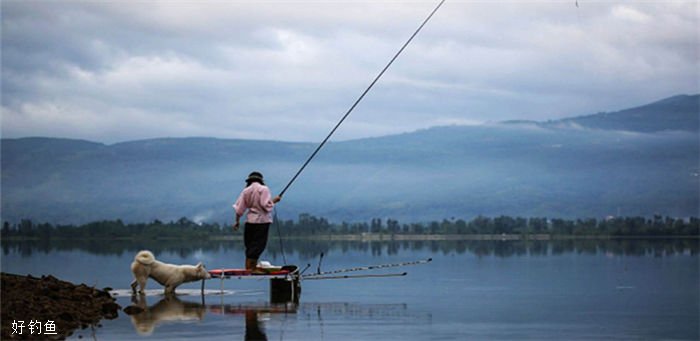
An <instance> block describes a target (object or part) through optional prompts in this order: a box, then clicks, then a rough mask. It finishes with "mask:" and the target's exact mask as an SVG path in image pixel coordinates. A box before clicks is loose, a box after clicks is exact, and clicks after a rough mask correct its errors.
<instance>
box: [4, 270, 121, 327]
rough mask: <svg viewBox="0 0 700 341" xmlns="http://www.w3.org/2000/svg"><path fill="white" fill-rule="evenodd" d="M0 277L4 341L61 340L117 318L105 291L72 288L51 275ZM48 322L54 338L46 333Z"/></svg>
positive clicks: (109, 297) (113, 305) (70, 284)
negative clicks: (20, 340)
mask: <svg viewBox="0 0 700 341" xmlns="http://www.w3.org/2000/svg"><path fill="white" fill-rule="evenodd" d="M1 277H2V295H1V296H0V300H1V302H2V307H1V308H2V309H1V310H2V319H1V320H0V321H2V339H3V340H13V339H27V340H36V339H39V340H41V339H64V338H66V337H67V336H69V335H71V334H73V332H74V331H75V330H76V329H78V328H88V327H90V326H99V325H98V322H99V321H100V320H101V319H102V318H107V319H114V318H116V317H117V313H118V311H119V309H121V307H120V306H119V305H118V304H117V303H116V302H115V299H114V298H112V296H111V295H110V294H109V292H108V291H107V290H97V289H95V288H92V287H89V286H87V285H85V284H80V285H75V284H73V283H69V282H66V281H61V280H59V279H57V278H55V277H53V276H42V277H41V278H36V277H32V276H19V275H13V274H7V273H2V274H1ZM20 321H22V322H20ZM32 321H34V322H32ZM49 321H52V323H53V325H54V326H55V328H53V329H54V331H55V332H56V335H50V334H48V333H50V332H51V329H52V328H51V327H50V324H51V323H49ZM20 326H22V327H20ZM30 326H33V327H34V328H31V329H30ZM13 327H14V329H13ZM13 332H14V333H13ZM20 332H21V333H20ZM32 332H33V333H32Z"/></svg>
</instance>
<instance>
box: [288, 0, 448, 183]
mask: <svg viewBox="0 0 700 341" xmlns="http://www.w3.org/2000/svg"><path fill="white" fill-rule="evenodd" d="M444 2H445V0H442V1H440V3H439V4H438V5H437V7H435V9H433V11H432V12H430V15H428V17H427V18H425V20H424V21H423V23H422V24H421V25H420V26H419V27H418V29H416V31H415V32H413V34H412V35H411V37H410V38H408V40H407V41H406V43H404V44H403V46H402V47H401V49H399V51H398V52H396V54H395V55H394V57H393V58H391V60H390V61H389V63H388V64H387V65H386V66H385V67H384V69H382V71H381V72H379V74H378V75H377V77H375V78H374V80H373V81H372V83H370V85H369V86H368V87H367V88H366V89H365V91H364V92H362V94H361V95H360V97H358V98H357V100H356V101H355V103H353V104H352V106H351V107H350V109H348V111H347V112H346V113H345V115H343V118H341V119H340V121H338V124H336V125H335V127H333V129H332V130H331V132H330V133H328V136H326V138H325V139H323V141H322V142H321V144H319V145H318V147H316V150H314V152H313V153H311V156H309V158H308V159H307V160H306V162H304V164H303V165H302V166H301V168H299V170H298V171H297V173H296V174H294V176H293V177H292V179H291V180H289V183H287V186H284V189H283V190H282V192H280V194H279V196H283V195H284V193H285V192H287V189H289V187H290V186H291V185H292V183H294V180H296V179H297V177H298V176H299V174H301V172H302V171H304V169H305V168H306V166H307V165H308V164H309V162H311V160H312V159H313V158H314V157H315V156H316V154H317V153H318V151H319V150H321V148H323V146H324V145H325V144H326V142H328V140H329V139H330V138H331V136H332V135H333V134H334V133H335V131H336V130H338V127H340V125H341V124H342V123H343V121H345V119H346V118H348V116H349V115H350V113H351V112H352V111H353V110H354V109H355V107H356V106H357V104H359V103H360V101H362V99H363V98H364V97H365V95H366V94H367V93H368V92H369V90H370V89H372V87H373V86H374V84H375V83H377V81H378V80H379V78H381V77H382V75H383V74H384V72H385V71H386V70H387V69H388V68H389V66H391V64H392V63H394V60H396V58H398V57H399V55H400V54H401V52H403V50H404V49H405V48H406V46H408V44H409V43H411V41H412V40H413V38H414V37H415V36H416V35H417V34H418V32H420V30H421V29H423V26H425V24H426V23H427V22H428V20H430V18H432V17H433V14H435V12H437V10H438V9H439V8H440V6H442V4H443V3H444Z"/></svg>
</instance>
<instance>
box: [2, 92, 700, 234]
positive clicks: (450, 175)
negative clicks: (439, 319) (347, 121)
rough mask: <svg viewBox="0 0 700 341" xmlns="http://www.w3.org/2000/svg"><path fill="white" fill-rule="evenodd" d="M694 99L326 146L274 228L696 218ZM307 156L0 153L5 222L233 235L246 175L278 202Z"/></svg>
mask: <svg viewBox="0 0 700 341" xmlns="http://www.w3.org/2000/svg"><path fill="white" fill-rule="evenodd" d="M699 103H700V95H679V96H674V97H671V98H667V99H664V100H661V101H658V102H654V103H650V104H646V105H642V106H639V107H635V108H630V109H626V110H622V111H617V112H610V113H597V114H592V115H588V116H579V117H572V118H567V119H563V120H554V121H546V122H533V121H508V122H500V123H492V124H484V125H476V126H444V127H432V128H428V129H424V130H419V131H415V132H410V133H404V134H399V135H391V136H384V137H375V138H365V139H357V140H349V141H340V142H329V143H328V144H327V145H326V146H325V147H324V149H322V150H321V152H320V153H319V154H318V155H317V157H316V158H315V159H314V160H313V161H312V162H311V163H310V164H309V166H308V167H307V169H306V170H305V171H304V172H303V173H302V174H301V175H300V177H299V178H298V179H297V181H296V182H295V183H294V184H293V185H292V186H291V187H290V189H289V191H288V192H287V193H286V194H285V196H284V199H283V201H282V202H281V203H280V204H279V205H278V214H279V216H280V217H281V218H285V219H287V218H289V219H294V218H296V217H297V215H298V214H300V213H311V214H314V215H317V216H323V217H326V218H329V219H331V220H333V221H366V220H369V219H371V218H394V219H399V220H400V221H428V220H435V219H437V220H441V219H451V218H465V219H469V218H472V217H474V216H477V215H485V216H498V215H511V216H526V217H534V216H538V217H563V218H577V217H605V216H610V215H625V216H632V215H635V216H636V215H641V216H651V215H655V214H659V215H669V216H674V217H687V216H698V215H699V213H698V207H699V206H700V199H699V195H700V194H699V192H700V190H699V188H700V187H699V186H700V181H699V180H700V177H699V175H698V174H699V173H700V169H699V165H700V156H699V155H700V150H699V149H700V140H699V137H700V125H699V117H700V114H699V113H700V109H699ZM316 145H317V144H316V143H299V142H280V141H261V140H240V139H217V138H159V139H148V140H139V141H129V142H122V143H116V144H110V145H107V144H102V143H97V142H91V141H83V140H74V139H60V138H41V137H31V138H18V139H2V141H1V145H0V147H1V152H2V155H1V156H2V162H1V163H2V168H1V170H2V197H1V199H2V203H1V204H2V219H3V220H6V221H10V222H16V221H18V220H20V219H25V218H28V219H32V220H35V221H46V222H52V223H84V222H88V221H94V220H102V219H122V220H124V221H128V222H139V221H151V220H154V219H159V220H176V219H179V218H180V217H189V218H190V219H193V220H195V221H209V222H211V221H214V222H230V221H231V220H232V219H233V213H232V209H231V204H232V203H233V202H234V201H235V199H236V197H237V195H238V193H239V192H240V190H241V189H242V188H243V185H244V182H243V180H244V179H245V177H246V176H247V174H248V173H249V172H250V171H252V170H258V171H261V172H262V173H263V174H265V178H266V181H267V184H268V185H269V187H270V188H271V190H272V191H273V192H275V193H277V192H279V191H280V190H281V189H282V188H283V187H284V185H286V183H287V182H288V181H289V180H290V178H291V177H292V176H293V175H294V173H295V172H296V171H297V170H298V169H299V167H300V166H301V164H302V163H303V162H304V161H305V160H306V158H307V157H308V156H309V155H310V153H311V152H312V151H313V150H314V148H315V147H316Z"/></svg>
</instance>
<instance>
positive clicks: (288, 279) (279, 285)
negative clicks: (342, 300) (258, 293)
mask: <svg viewBox="0 0 700 341" xmlns="http://www.w3.org/2000/svg"><path fill="white" fill-rule="evenodd" d="M321 260H323V254H321V258H320V260H319V265H318V268H317V270H316V273H310V274H306V275H305V274H304V273H305V272H306V270H308V268H309V267H310V266H311V264H308V265H307V266H306V267H305V268H304V269H303V270H301V271H300V270H299V267H297V266H296V265H284V266H281V267H274V266H273V267H269V268H263V269H256V271H251V270H248V269H223V268H221V269H213V270H209V274H210V275H211V278H212V279H214V278H218V279H219V280H220V284H221V285H220V288H221V292H222V293H223V292H224V280H225V279H241V280H245V279H254V280H265V279H269V280H270V302H272V303H279V302H298V301H299V297H300V295H301V282H302V281H305V280H328V279H352V278H381V277H400V276H406V275H407V274H408V273H407V272H400V273H379V274H347V273H349V272H361V271H371V270H378V269H386V268H394V267H402V266H409V265H418V264H426V263H429V262H431V261H432V260H433V259H432V258H428V259H424V260H418V261H412V262H402V263H392V264H380V265H370V266H360V267H354V268H347V269H339V270H332V271H321ZM204 284H205V280H202V293H204Z"/></svg>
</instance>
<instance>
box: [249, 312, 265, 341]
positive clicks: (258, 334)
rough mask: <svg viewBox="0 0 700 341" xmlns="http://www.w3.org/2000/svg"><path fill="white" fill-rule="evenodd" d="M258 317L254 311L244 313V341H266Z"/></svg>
mask: <svg viewBox="0 0 700 341" xmlns="http://www.w3.org/2000/svg"><path fill="white" fill-rule="evenodd" d="M259 315H260V314H259V313H258V311H257V310H254V309H248V310H246V311H245V340H267V335H265V331H264V330H263V328H262V327H263V325H262V323H261V322H260V320H259Z"/></svg>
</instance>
